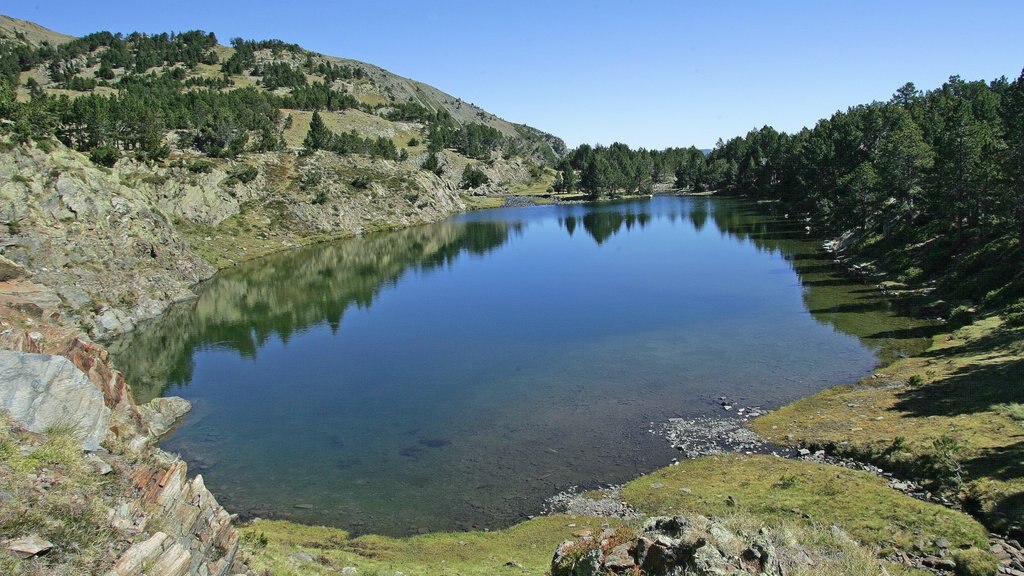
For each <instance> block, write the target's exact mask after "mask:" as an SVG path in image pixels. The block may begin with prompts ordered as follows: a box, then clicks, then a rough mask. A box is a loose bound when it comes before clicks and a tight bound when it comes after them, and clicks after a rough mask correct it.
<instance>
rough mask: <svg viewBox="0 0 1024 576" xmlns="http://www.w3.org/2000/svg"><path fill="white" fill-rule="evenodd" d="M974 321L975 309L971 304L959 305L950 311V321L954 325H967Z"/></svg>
mask: <svg viewBox="0 0 1024 576" xmlns="http://www.w3.org/2000/svg"><path fill="white" fill-rule="evenodd" d="M973 321H974V310H972V309H971V308H970V307H969V306H962V305H961V306H957V307H956V308H953V310H951V311H950V312H949V323H950V324H951V325H953V326H957V327H959V326H966V325H968V324H970V323H971V322H973Z"/></svg>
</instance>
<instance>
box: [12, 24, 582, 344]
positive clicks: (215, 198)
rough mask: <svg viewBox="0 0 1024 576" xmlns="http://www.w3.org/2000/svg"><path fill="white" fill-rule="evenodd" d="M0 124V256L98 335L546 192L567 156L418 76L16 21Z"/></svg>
mask: <svg viewBox="0 0 1024 576" xmlns="http://www.w3.org/2000/svg"><path fill="white" fill-rule="evenodd" d="M0 122H2V123H3V124H2V126H0V146H2V147H3V150H4V152H5V153H4V154H3V156H2V158H0V165H2V169H0V198H2V199H3V202H2V203H0V220H2V221H3V222H5V223H6V227H5V228H4V229H0V255H2V256H3V257H5V258H6V259H8V260H10V261H13V262H14V263H16V264H18V265H20V266H22V267H23V268H24V270H25V272H26V275H27V276H29V277H30V278H31V280H21V281H22V282H31V283H32V285H33V288H31V290H35V291H37V292H40V293H45V294H47V297H46V299H44V300H45V301H46V302H48V303H49V305H48V306H42V308H43V309H45V310H47V311H48V312H50V313H57V314H59V315H65V316H67V317H68V318H69V319H71V320H72V321H73V322H76V323H78V324H79V325H80V326H82V327H84V328H86V329H87V330H89V332H90V333H91V334H92V335H93V336H95V337H108V336H112V335H114V334H117V333H119V332H123V331H125V330H130V329H132V328H133V327H134V326H135V324H136V323H137V322H138V321H140V320H143V319H146V318H150V317H153V316H155V315H157V314H159V313H160V312H162V311H163V310H164V309H165V308H166V307H167V305H168V304H169V303H170V302H173V301H176V300H180V299H182V298H188V297H190V296H191V287H192V286H193V285H195V284H196V283H197V282H199V281H201V280H203V279H205V278H208V277H209V276H210V275H212V274H213V272H214V271H215V270H216V269H218V268H223V267H225V266H230V265H232V264H234V263H236V262H240V261H243V260H248V259H251V258H254V257H257V256H260V255H263V254H267V253H270V252H274V251H278V250H282V249H287V248H290V247H293V246H297V245H302V244H306V243H309V242H313V241H319V240H324V239H328V238H334V237H343V236H353V235H362V234H366V233H369V232H373V231H376V230H382V229H391V228H396V227H404V226H409V225H413V224H418V223H425V222H432V221H437V220H440V219H442V218H445V217H447V216H449V215H451V214H453V213H455V212H458V211H462V210H465V209H466V206H467V205H466V202H467V200H470V199H471V198H472V197H473V196H483V195H491V196H498V197H500V196H502V195H508V194H514V193H517V192H519V191H522V190H526V189H530V190H538V189H539V190H544V189H545V188H546V187H548V186H549V185H550V184H551V182H552V181H553V178H554V172H553V170H551V169H550V166H552V165H553V163H554V162H556V161H557V160H558V158H560V157H561V156H562V155H563V154H564V153H565V145H564V143H563V142H562V141H561V140H559V139H558V138H556V137H554V136H552V135H550V134H546V133H544V132H541V131H540V130H537V129H535V128H531V127H528V126H524V125H520V124H513V123H511V122H508V121H505V120H503V119H501V118H498V117H497V116H495V115H493V114H490V113H488V112H486V111H485V110H483V109H481V108H479V107H477V106H474V105H472V104H469V103H467V102H463V101H462V100H460V99H459V98H457V97H454V96H451V95H449V94H445V93H444V92H442V91H440V90H437V89H436V88H433V87H431V86H428V85H426V84H423V83H421V82H417V81H414V80H410V79H406V78H402V77H399V76H396V75H394V74H391V73H390V72H387V71H386V70H383V69H381V68H379V67H377V66H373V65H371V64H367V63H363V62H357V61H354V60H346V59H342V58H335V57H329V56H324V55H321V54H316V53H312V52H309V51H306V50H303V49H302V48H301V47H299V46H296V45H291V44H285V43H283V42H280V41H277V40H268V41H248V40H241V39H234V40H232V41H231V46H224V45H222V44H220V43H218V41H217V39H216V37H215V36H214V35H213V34H212V33H207V32H201V31H192V32H184V33H180V34H156V35H146V34H138V33H132V34H128V35H124V34H120V33H116V34H115V33H110V32H97V33H94V34H89V35H87V36H85V37H82V38H72V37H69V36H64V35H62V34H59V33H57V32H53V31H50V30H47V29H45V28H43V27H41V26H38V25H36V24H33V23H30V22H25V21H21V20H17V19H13V18H8V17H5V16H0ZM311 126H313V128H312V129H311Z"/></svg>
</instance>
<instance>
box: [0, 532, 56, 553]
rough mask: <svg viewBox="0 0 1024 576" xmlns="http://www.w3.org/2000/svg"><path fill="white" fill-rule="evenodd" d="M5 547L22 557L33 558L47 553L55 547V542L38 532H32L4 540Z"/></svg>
mask: <svg viewBox="0 0 1024 576" xmlns="http://www.w3.org/2000/svg"><path fill="white" fill-rule="evenodd" d="M4 547H5V548H7V549H8V550H10V551H11V552H14V553H15V554H16V555H18V556H19V557H21V558H31V557H33V556H42V555H43V554H46V553H47V552H49V551H50V550H52V549H53V544H52V543H51V542H49V541H47V540H43V539H42V538H40V537H39V536H38V535H36V534H30V535H28V536H22V537H21V538H15V539H14V540H9V541H7V542H4Z"/></svg>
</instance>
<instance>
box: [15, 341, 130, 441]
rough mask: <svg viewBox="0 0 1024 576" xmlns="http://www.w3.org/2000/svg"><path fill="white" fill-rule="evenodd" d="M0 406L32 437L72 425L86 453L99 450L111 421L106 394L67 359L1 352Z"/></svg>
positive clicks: (44, 355)
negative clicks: (27, 430) (104, 399)
mask: <svg viewBox="0 0 1024 576" xmlns="http://www.w3.org/2000/svg"><path fill="white" fill-rule="evenodd" d="M0 404H2V406H3V408H4V409H5V410H7V411H8V412H9V413H10V415H11V417H12V418H13V419H14V420H15V421H16V422H18V423H19V424H21V425H22V426H24V427H25V428H27V429H29V430H31V431H33V432H38V433H42V432H46V431H47V429H49V428H51V427H54V426H70V427H71V428H72V429H73V430H74V433H75V435H76V436H77V437H78V438H79V440H81V442H82V448H84V449H86V450H96V449H98V448H99V447H100V442H102V441H103V439H104V438H105V437H106V435H107V426H108V424H109V422H110V414H111V410H110V408H109V407H107V406H106V405H105V404H104V401H103V394H102V393H101V392H100V391H99V390H98V389H97V388H96V387H95V386H94V385H93V384H92V382H91V381H90V380H89V378H88V377H87V376H86V375H85V374H84V373H83V372H82V371H81V370H79V369H78V368H76V367H75V365H74V364H72V363H71V361H70V360H68V359H67V358H64V357H62V356H50V355H46V354H31V353H24V352H8V351H0Z"/></svg>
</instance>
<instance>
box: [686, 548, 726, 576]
mask: <svg viewBox="0 0 1024 576" xmlns="http://www.w3.org/2000/svg"><path fill="white" fill-rule="evenodd" d="M690 563H691V565H692V567H693V570H692V573H694V574H721V573H723V569H724V567H725V558H723V557H722V554H721V553H720V552H719V551H718V548H715V547H714V546H712V545H711V544H709V543H707V542H706V541H699V542H698V543H697V546H696V547H695V548H694V550H693V558H692V559H691V560H690Z"/></svg>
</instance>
